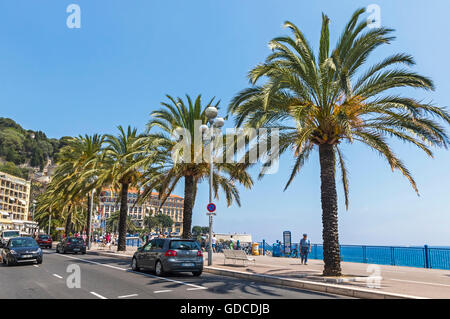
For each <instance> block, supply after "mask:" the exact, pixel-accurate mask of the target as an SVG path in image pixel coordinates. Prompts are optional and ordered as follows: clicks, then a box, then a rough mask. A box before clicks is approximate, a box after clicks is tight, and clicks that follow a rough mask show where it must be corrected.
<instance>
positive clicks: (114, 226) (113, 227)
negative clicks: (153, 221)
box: [106, 212, 139, 233]
mask: <svg viewBox="0 0 450 319" xmlns="http://www.w3.org/2000/svg"><path fill="white" fill-rule="evenodd" d="M119 221H120V212H114V213H112V214H111V216H109V218H108V219H107V220H106V227H107V229H108V230H109V231H111V232H116V231H118V230H119V229H120V227H119ZM126 223H127V227H126V229H127V231H129V232H131V233H134V232H136V231H138V230H139V228H138V227H137V226H136V224H135V223H134V222H133V220H132V219H131V216H127V219H126Z"/></svg>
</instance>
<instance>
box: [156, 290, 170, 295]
mask: <svg viewBox="0 0 450 319" xmlns="http://www.w3.org/2000/svg"><path fill="white" fill-rule="evenodd" d="M169 291H172V290H156V291H154V292H153V293H155V294H159V293H161V292H169Z"/></svg>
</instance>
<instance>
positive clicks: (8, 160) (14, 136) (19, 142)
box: [0, 117, 67, 178]
mask: <svg viewBox="0 0 450 319" xmlns="http://www.w3.org/2000/svg"><path fill="white" fill-rule="evenodd" d="M66 139H67V137H63V138H61V139H55V138H48V137H47V136H46V135H45V133H44V132H41V131H32V130H25V129H24V128H22V127H21V126H20V125H19V124H17V123H16V122H14V121H13V120H12V119H9V118H3V117H0V171H4V172H6V173H10V174H12V175H15V176H18V177H22V178H28V177H29V174H30V173H35V172H38V171H42V170H43V169H44V167H46V166H47V165H48V163H49V160H50V161H51V162H53V161H54V159H55V155H56V154H57V153H58V151H59V149H60V148H61V147H63V146H64V145H66V143H65V140H66Z"/></svg>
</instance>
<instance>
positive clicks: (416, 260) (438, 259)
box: [260, 243, 450, 269]
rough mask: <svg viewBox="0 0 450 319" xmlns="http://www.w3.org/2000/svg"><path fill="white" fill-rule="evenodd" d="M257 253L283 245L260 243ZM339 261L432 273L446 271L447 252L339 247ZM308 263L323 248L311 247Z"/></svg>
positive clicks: (320, 256) (294, 246)
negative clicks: (391, 266) (390, 266)
mask: <svg viewBox="0 0 450 319" xmlns="http://www.w3.org/2000/svg"><path fill="white" fill-rule="evenodd" d="M260 247H264V249H261V253H262V254H264V251H269V252H271V253H272V255H274V256H275V254H273V252H274V251H275V252H278V251H281V256H284V254H283V253H282V252H283V251H284V247H283V244H273V245H268V244H267V243H265V245H263V243H260ZM340 248H341V260H342V261H349V262H357V263H368V264H378V265H393V266H408V267H422V268H433V269H450V248H439V247H428V246H427V245H425V246H423V247H401V246H359V245H341V246H340ZM294 249H296V250H297V251H298V244H294V243H293V244H292V250H294ZM286 257H298V254H297V255H296V254H290V256H286ZM309 258H310V259H323V246H322V245H321V244H312V245H311V253H310V254H309Z"/></svg>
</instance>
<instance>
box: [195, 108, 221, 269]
mask: <svg viewBox="0 0 450 319" xmlns="http://www.w3.org/2000/svg"><path fill="white" fill-rule="evenodd" d="M217 114H218V110H217V108H215V107H214V106H209V107H207V108H206V110H205V115H206V117H207V118H208V124H209V126H208V125H205V124H204V125H201V126H200V131H201V133H202V137H204V134H205V133H206V132H207V131H208V130H209V131H210V136H211V141H210V148H209V150H210V152H209V202H210V203H212V201H213V194H212V193H213V190H212V187H213V172H214V163H213V153H214V137H215V136H214V127H215V128H218V129H220V128H221V127H222V126H223V125H224V123H225V121H224V119H223V118H221V117H217ZM212 226H213V214H212V213H210V214H209V244H208V266H211V265H212Z"/></svg>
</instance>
